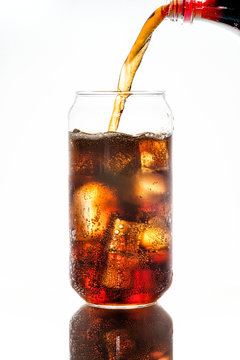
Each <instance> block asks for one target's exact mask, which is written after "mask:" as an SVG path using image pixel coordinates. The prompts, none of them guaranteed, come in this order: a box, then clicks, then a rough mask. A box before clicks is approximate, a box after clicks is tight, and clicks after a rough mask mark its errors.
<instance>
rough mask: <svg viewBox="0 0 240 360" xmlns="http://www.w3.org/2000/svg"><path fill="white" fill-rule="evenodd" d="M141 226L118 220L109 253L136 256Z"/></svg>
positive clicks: (114, 227)
mask: <svg viewBox="0 0 240 360" xmlns="http://www.w3.org/2000/svg"><path fill="white" fill-rule="evenodd" d="M138 233H139V224H137V223H135V222H129V221H125V220H122V219H116V220H115V222H114V225H113V230H112V234H111V240H110V242H109V244H108V251H109V252H112V253H116V252H117V253H119V254H120V253H123V254H134V253H137V251H138V249H139V241H138Z"/></svg>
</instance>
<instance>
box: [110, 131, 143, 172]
mask: <svg viewBox="0 0 240 360" xmlns="http://www.w3.org/2000/svg"><path fill="white" fill-rule="evenodd" d="M113 140H114V141H112V142H110V143H109V144H108V145H107V144H106V145H105V148H104V167H105V171H106V172H107V173H111V174H113V175H115V176H116V175H120V174H121V175H123V174H128V175H129V174H133V173H135V172H136V171H137V170H138V169H139V168H140V167H141V163H140V152H139V146H138V142H137V141H136V139H135V138H134V137H129V136H123V135H120V136H118V137H117V138H116V139H113Z"/></svg>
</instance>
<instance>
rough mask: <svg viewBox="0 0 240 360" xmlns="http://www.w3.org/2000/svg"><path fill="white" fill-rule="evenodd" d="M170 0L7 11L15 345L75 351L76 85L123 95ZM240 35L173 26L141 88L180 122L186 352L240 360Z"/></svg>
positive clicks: (7, 343)
mask: <svg viewBox="0 0 240 360" xmlns="http://www.w3.org/2000/svg"><path fill="white" fill-rule="evenodd" d="M158 6H159V1H157V0H148V1H146V0H145V1H143V0H141V1H140V0H131V1H128V0H121V1H112V0H101V1H97V0H88V1H83V0H41V1H33V0H22V1H17V0H12V1H2V4H1V12H0V34H1V35H0V79H1V80H0V119H1V131H0V146H1V148H0V155H1V159H0V161H1V177H0V179H1V184H0V192H1V194H0V196H1V197H0V199H1V201H0V205H1V214H0V216H1V226H0V232H1V235H0V236H1V249H0V283H1V296H0V299H1V308H0V317H1V330H0V331H1V333H0V339H1V344H2V345H1V348H0V355H1V358H2V359H4V360H8V359H16V358H18V359H24V360H26V359H34V360H37V359H59V360H60V359H67V358H68V357H69V355H68V323H69V320H70V317H71V316H72V315H73V313H74V312H75V311H77V309H78V308H79V306H80V305H81V304H82V303H83V302H82V300H80V298H79V297H78V295H77V294H76V293H75V292H74V291H73V290H72V289H71V287H70V285H69V280H68V252H69V246H68V243H69V240H68V207H67V200H68V185H67V173H68V166H67V157H68V154H67V113H68V109H69V107H70V106H71V105H72V103H73V99H74V92H75V91H76V90H114V89H116V85H117V80H118V75H119V71H120V68H121V65H122V63H123V61H124V59H125V57H126V56H127V53H128V51H129V50H130V48H131V46H132V44H133V42H134V40H135V38H136V36H137V34H138V32H139V30H140V28H141V26H142V25H143V23H144V21H145V20H146V18H147V17H148V16H149V15H150V14H151V13H152V11H153V10H154V9H155V8H157V7H158ZM239 61H240V37H239V34H238V33H237V32H235V33H234V32H232V31H229V30H226V28H225V27H221V26H217V25H216V24H211V23H207V22H198V23H195V24H192V25H180V24H179V23H173V22H170V21H165V22H164V23H163V24H162V25H161V26H160V27H159V28H158V30H157V31H156V32H155V34H154V36H153V39H152V43H151V44H150V46H149V49H148V52H147V54H146V56H145V58H144V60H143V62H142V65H141V68H140V70H139V72H138V74H137V76H136V79H135V82H134V84H133V90H166V91H167V100H168V103H169V104H170V106H171V108H172V111H173V113H174V116H175V133H174V282H173V285H172V287H171V289H170V290H169V291H168V293H167V294H165V295H164V296H163V298H162V299H161V300H160V304H162V305H163V307H164V308H165V309H166V310H167V311H168V312H169V314H170V315H171V316H172V318H173V322H174V350H175V351H174V354H175V355H174V358H175V360H178V359H180V360H181V359H185V360H188V359H189V360H192V359H194V360H198V359H199V360H200V359H203V358H204V359H219V360H222V359H223V360H226V359H238V358H240V354H239V347H238V342H239V321H240V310H239V304H240V284H239V273H240V272H239V269H240V264H239V263H240V261H239V256H240V245H239V242H240V229H239V217H240V190H239V183H240V170H239V167H240V165H239V153H240V144H239V132H240V119H239V113H240V106H239V100H240V99H239V83H240V70H239Z"/></svg>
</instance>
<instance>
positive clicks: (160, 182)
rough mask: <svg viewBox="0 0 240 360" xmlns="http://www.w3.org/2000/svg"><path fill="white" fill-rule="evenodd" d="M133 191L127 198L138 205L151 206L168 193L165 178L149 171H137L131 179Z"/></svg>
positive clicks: (160, 174)
mask: <svg viewBox="0 0 240 360" xmlns="http://www.w3.org/2000/svg"><path fill="white" fill-rule="evenodd" d="M132 183H133V191H132V192H131V194H128V196H129V197H130V198H131V200H132V202H133V203H135V204H139V205H145V206H147V205H150V206H151V205H153V204H155V203H157V202H159V201H160V200H161V198H162V197H163V195H166V194H167V193H168V192H169V184H168V180H167V177H166V176H165V175H164V174H162V173H154V172H152V171H151V170H149V169H145V170H143V169H142V170H139V171H138V172H137V174H136V175H135V176H134V177H133V179H132Z"/></svg>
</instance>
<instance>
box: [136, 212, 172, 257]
mask: <svg viewBox="0 0 240 360" xmlns="http://www.w3.org/2000/svg"><path fill="white" fill-rule="evenodd" d="M170 237H171V232H170V229H169V228H168V227H167V225H166V224H165V223H164V221H162V220H161V219H158V218H153V219H151V220H150V221H149V223H148V224H147V225H146V226H145V229H143V230H142V231H141V233H140V234H139V241H140V245H141V247H142V248H143V249H144V250H146V251H148V252H157V251H161V250H167V249H168V247H169V244H170V240H171V239H170Z"/></svg>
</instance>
